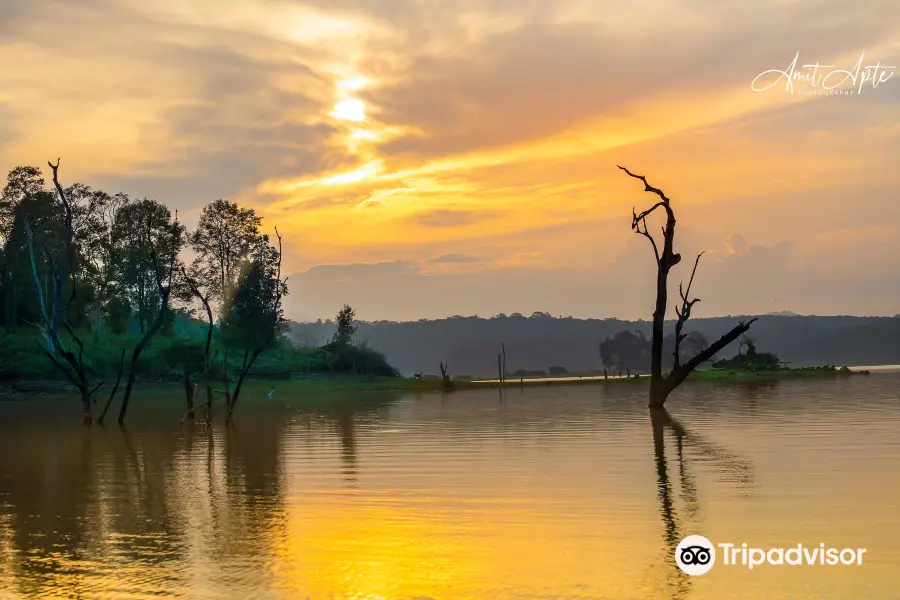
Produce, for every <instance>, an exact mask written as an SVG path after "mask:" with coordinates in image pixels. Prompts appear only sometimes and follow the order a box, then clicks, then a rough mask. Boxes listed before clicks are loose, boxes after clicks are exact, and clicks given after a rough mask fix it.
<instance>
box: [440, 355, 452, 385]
mask: <svg viewBox="0 0 900 600" xmlns="http://www.w3.org/2000/svg"><path fill="white" fill-rule="evenodd" d="M440 369H441V382H442V384H443V386H444V391H446V392H450V391H452V390H453V388H454V386H453V381H451V380H450V365H445V364H444V361H441V364H440Z"/></svg>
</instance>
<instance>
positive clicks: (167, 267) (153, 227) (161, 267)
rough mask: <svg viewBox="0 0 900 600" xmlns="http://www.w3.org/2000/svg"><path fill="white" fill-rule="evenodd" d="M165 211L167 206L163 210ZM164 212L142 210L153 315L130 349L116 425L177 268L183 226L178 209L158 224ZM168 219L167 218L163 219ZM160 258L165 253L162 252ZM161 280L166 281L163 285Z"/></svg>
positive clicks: (122, 419)
mask: <svg viewBox="0 0 900 600" xmlns="http://www.w3.org/2000/svg"><path fill="white" fill-rule="evenodd" d="M165 212H166V213H168V209H166V211H165ZM164 216H166V215H165V214H164V213H160V214H154V212H150V211H148V214H146V217H147V221H146V222H145V226H144V236H145V241H144V245H143V247H144V248H145V251H146V252H147V254H148V255H149V258H150V264H151V267H152V271H153V279H154V282H155V283H156V292H157V295H158V299H157V306H156V318H155V319H154V320H153V322H152V323H151V324H150V326H149V327H148V328H147V330H146V331H145V332H143V333H144V335H143V336H141V339H140V341H138V343H137V345H136V346H135V347H134V350H133V351H132V353H131V364H130V367H129V369H128V380H127V381H126V382H125V392H124V393H123V395H122V405H121V407H120V408H119V418H118V421H119V425H121V424H123V423H124V422H125V415H127V414H128V403H129V401H130V400H131V392H132V390H133V388H134V382H135V380H136V379H137V369H138V359H140V357H141V354H142V353H143V351H144V350H145V349H146V348H147V345H148V344H149V343H150V340H152V339H153V336H155V335H156V334H157V333H158V332H159V330H160V329H161V328H162V327H163V325H164V324H165V322H166V319H167V317H168V313H169V298H170V296H171V295H172V291H173V285H172V282H173V280H174V277H175V272H176V270H177V269H179V268H180V266H179V265H178V250H179V249H180V248H181V246H182V243H183V240H184V227H183V226H182V225H181V224H180V223H178V213H177V212H176V213H175V220H174V221H173V222H171V223H169V222H164V223H163V224H162V228H161V227H160V224H159V223H158V222H157V221H156V220H157V219H161V218H164ZM167 221H168V219H167ZM157 249H162V250H163V251H165V252H166V253H167V254H168V260H167V261H166V263H163V262H161V260H160V255H159V253H158V250H157ZM162 258H163V259H165V258H166V254H163V256H162ZM163 281H166V284H165V285H163Z"/></svg>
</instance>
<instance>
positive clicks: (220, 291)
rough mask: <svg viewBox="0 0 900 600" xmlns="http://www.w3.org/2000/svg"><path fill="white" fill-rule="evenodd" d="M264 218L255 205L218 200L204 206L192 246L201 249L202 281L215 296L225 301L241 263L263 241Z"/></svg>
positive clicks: (198, 269)
mask: <svg viewBox="0 0 900 600" xmlns="http://www.w3.org/2000/svg"><path fill="white" fill-rule="evenodd" d="M260 222H261V219H260V217H258V216H257V215H256V213H255V212H254V210H253V209H252V208H241V207H240V206H238V205H237V204H236V203H234V202H229V201H227V200H216V201H215V202H212V203H210V204H207V205H206V206H204V207H203V213H202V214H201V215H200V222H199V223H198V224H197V229H196V231H194V233H193V234H192V235H191V240H190V241H191V247H192V248H193V249H194V251H195V252H196V253H197V260H196V263H195V268H196V275H197V276H198V281H200V282H202V283H205V284H207V285H208V288H209V292H210V294H211V297H212V298H213V299H217V300H219V302H220V303H222V304H224V303H225V302H226V301H227V300H228V298H230V297H231V295H232V290H233V289H234V286H235V284H236V282H237V278H238V275H239V274H240V272H241V264H242V263H243V262H244V261H245V260H246V258H247V256H248V255H249V254H250V253H251V252H252V251H253V250H254V248H256V247H258V246H259V245H260V240H261V238H260V234H259V226H260Z"/></svg>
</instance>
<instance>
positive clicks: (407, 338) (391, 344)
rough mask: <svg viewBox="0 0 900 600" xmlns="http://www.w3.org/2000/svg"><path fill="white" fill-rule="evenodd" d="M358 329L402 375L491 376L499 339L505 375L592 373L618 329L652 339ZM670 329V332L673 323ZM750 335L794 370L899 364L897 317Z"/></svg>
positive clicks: (780, 323) (312, 333) (599, 325)
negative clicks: (443, 369)
mask: <svg viewBox="0 0 900 600" xmlns="http://www.w3.org/2000/svg"><path fill="white" fill-rule="evenodd" d="M747 318H748V317H739V316H737V317H730V316H729V317H716V318H711V319H692V320H691V321H689V326H688V327H687V330H688V331H693V330H696V331H699V332H701V333H703V334H705V335H706V336H707V337H708V338H709V339H710V340H711V341H712V340H715V339H716V338H718V337H719V335H721V334H722V333H724V332H726V331H728V330H729V329H730V328H731V327H732V326H734V325H735V324H736V323H737V322H738V321H739V320H741V319H747ZM357 325H358V327H359V329H358V331H357V333H356V336H355V339H356V340H357V341H368V343H369V345H370V346H372V347H374V348H376V349H378V350H380V351H382V352H384V353H385V354H386V355H387V357H388V360H389V361H390V363H391V364H392V365H394V366H396V367H397V368H398V369H400V371H401V372H403V373H404V374H411V373H418V372H420V371H424V372H425V373H437V372H438V363H439V362H440V361H445V362H447V363H449V365H450V371H451V374H452V375H472V376H476V377H477V376H489V375H493V374H495V373H496V369H497V353H498V352H500V343H501V342H503V343H505V344H506V355H507V372H512V371H515V370H517V369H527V370H538V369H547V368H548V367H550V366H562V367H566V368H567V369H569V370H591V369H597V368H600V354H599V350H598V346H599V344H600V342H601V341H603V340H604V339H606V338H607V337H609V336H612V335H614V334H615V333H618V332H619V331H623V330H632V331H633V330H640V331H643V332H644V334H645V335H646V336H648V337H649V336H650V323H649V322H648V321H636V322H635V321H621V320H619V319H574V318H554V317H551V316H550V315H549V314H547V313H535V314H534V315H532V316H531V317H525V316H522V315H510V316H501V317H494V318H490V319H485V318H480V317H460V316H454V317H449V318H447V319H439V320H433V321H430V320H422V321H413V322H389V321H380V322H374V323H365V322H359V323H357ZM668 326H669V329H672V328H673V327H674V323H672V322H670V323H668ZM333 332H334V324H333V323H331V322H330V321H325V322H318V323H292V324H291V336H292V337H293V338H294V340H295V341H297V342H298V343H300V344H309V345H317V344H321V343H324V342H325V341H326V340H327V339H328V338H330V336H331V334H332V333H333ZM667 333H668V332H667ZM750 333H751V335H752V336H753V337H755V338H756V340H757V347H758V348H759V349H760V350H761V351H766V352H774V353H776V354H778V355H779V357H780V358H781V359H782V360H785V361H790V362H791V363H793V365H794V366H801V365H819V364H825V363H830V364H838V365H845V364H846V365H880V364H900V318H897V317H852V316H837V317H817V316H799V315H794V314H793V313H791V314H789V315H785V314H777V315H764V316H761V317H760V319H759V321H757V322H756V323H754V324H753V327H752V329H751V331H750ZM736 352H737V349H736V348H734V347H732V348H726V349H725V350H724V351H723V352H721V353H720V354H719V355H718V356H719V358H727V357H729V356H732V355H734V354H735V353H736Z"/></svg>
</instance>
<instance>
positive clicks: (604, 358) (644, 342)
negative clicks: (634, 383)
mask: <svg viewBox="0 0 900 600" xmlns="http://www.w3.org/2000/svg"><path fill="white" fill-rule="evenodd" d="M600 360H601V362H602V363H603V366H604V367H606V368H608V369H612V370H616V371H619V372H621V371H625V370H626V369H634V370H636V371H638V370H642V369H646V368H647V366H648V365H649V364H650V341H649V340H648V339H647V338H645V337H644V333H643V332H642V331H635V332H631V331H620V332H619V333H617V334H615V335H614V336H612V337H610V338H606V339H605V340H604V341H603V342H601V343H600Z"/></svg>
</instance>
